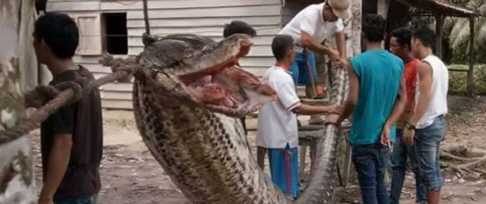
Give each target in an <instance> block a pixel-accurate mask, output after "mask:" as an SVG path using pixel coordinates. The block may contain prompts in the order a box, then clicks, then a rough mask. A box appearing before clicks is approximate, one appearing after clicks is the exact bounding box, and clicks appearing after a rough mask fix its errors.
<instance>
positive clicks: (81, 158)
mask: <svg viewBox="0 0 486 204" xmlns="http://www.w3.org/2000/svg"><path fill="white" fill-rule="evenodd" d="M33 35H34V43H33V44H34V48H35V53H36V55H37V59H38V60H39V62H40V63H42V64H45V65H46V66H47V67H48V68H49V71H50V72H51V73H52V75H53V80H52V81H51V82H50V85H58V84H61V83H65V82H73V81H78V80H80V81H81V80H93V79H94V77H93V75H92V74H91V73H90V72H89V71H88V70H87V69H85V68H83V67H81V66H78V65H76V64H74V62H73V60H72V57H73V56H74V53H75V51H76V48H77V46H78V40H79V33H78V27H77V26H76V23H75V22H74V21H73V20H72V19H71V18H70V17H69V16H67V15H65V14H58V13H47V14H45V15H44V16H41V17H40V18H39V19H38V20H37V22H36V23H35V30H34V34H33ZM102 136H103V127H102V115H101V100H100V93H99V91H98V89H95V90H93V91H92V92H91V93H90V94H88V95H87V97H85V98H82V99H80V100H79V101H77V102H76V103H74V104H72V105H69V106H65V107H62V108H60V109H59V110H57V111H56V112H55V113H53V114H52V115H51V116H49V118H48V119H47V120H45V121H44V122H42V124H41V153H42V172H43V183H44V185H43V187H42V191H41V193H40V197H39V202H38V203H39V204H53V203H55V204H71V203H72V204H75V203H76V204H78V203H82V204H92V203H94V200H95V197H96V196H95V195H96V194H97V193H98V191H99V190H100V186H101V185H100V174H99V167H100V161H101V156H102V146H103V139H102Z"/></svg>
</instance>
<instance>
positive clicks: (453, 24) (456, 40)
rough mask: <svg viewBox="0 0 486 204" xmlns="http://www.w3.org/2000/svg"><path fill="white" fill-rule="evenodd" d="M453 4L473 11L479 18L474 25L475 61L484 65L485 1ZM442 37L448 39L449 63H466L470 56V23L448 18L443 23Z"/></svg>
mask: <svg viewBox="0 0 486 204" xmlns="http://www.w3.org/2000/svg"><path fill="white" fill-rule="evenodd" d="M452 2H453V3H456V4H458V5H462V6H464V7H467V8H469V9H472V10H474V11H475V12H476V13H477V14H479V15H480V17H478V18H476V22H475V24H474V32H475V35H474V41H475V42H474V45H473V46H474V51H475V56H474V57H475V59H476V60H477V62H479V63H486V52H484V51H483V50H481V49H484V47H486V18H485V17H484V16H486V0H453V1H452ZM443 35H444V37H445V38H447V39H448V43H449V47H450V49H451V51H452V57H451V59H450V60H451V61H450V62H451V63H461V64H464V63H468V62H469V55H470V46H471V45H470V35H471V34H470V23H469V19H467V18H453V17H448V18H446V19H445V21H444V33H443Z"/></svg>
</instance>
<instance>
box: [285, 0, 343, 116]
mask: <svg viewBox="0 0 486 204" xmlns="http://www.w3.org/2000/svg"><path fill="white" fill-rule="evenodd" d="M349 7H350V3H349V0H326V1H324V2H323V3H320V4H313V5H310V6H308V7H306V8H305V9H303V10H302V11H300V12H299V13H298V14H297V15H296V16H295V17H294V18H293V19H292V20H291V21H290V22H289V23H288V24H287V25H286V26H285V27H284V28H283V29H282V30H281V31H280V33H279V34H282V35H290V36H292V38H293V39H294V42H295V44H296V53H297V54H296V56H295V61H294V63H293V64H292V66H291V68H290V72H292V77H293V80H294V83H295V84H304V85H306V89H305V92H306V97H307V98H311V97H312V85H315V84H313V83H312V82H316V81H317V78H316V75H317V73H316V58H315V54H314V53H319V54H325V55H327V56H329V58H330V59H331V61H345V59H346V40H345V37H344V36H345V34H344V33H343V31H344V24H343V19H348V18H349V17H350V16H351V13H350V11H349ZM332 36H334V37H335V39H336V45H337V49H338V51H336V50H333V49H331V48H329V47H325V46H323V45H321V43H322V42H323V41H324V40H325V39H327V38H329V37H332ZM309 69H310V71H312V80H311V77H310V74H309ZM313 121H316V122H323V121H322V120H319V117H318V116H311V123H313Z"/></svg>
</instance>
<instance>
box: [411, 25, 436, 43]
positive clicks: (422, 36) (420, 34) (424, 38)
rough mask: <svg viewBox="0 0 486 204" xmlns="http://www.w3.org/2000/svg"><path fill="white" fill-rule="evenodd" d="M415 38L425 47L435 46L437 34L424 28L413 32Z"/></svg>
mask: <svg viewBox="0 0 486 204" xmlns="http://www.w3.org/2000/svg"><path fill="white" fill-rule="evenodd" d="M412 36H413V38H415V39H418V40H420V42H422V44H423V45H424V46H425V47H429V48H433V47H434V46H435V32H434V31H432V30H431V29H429V28H427V27H422V28H419V29H417V30H415V32H413V35H412Z"/></svg>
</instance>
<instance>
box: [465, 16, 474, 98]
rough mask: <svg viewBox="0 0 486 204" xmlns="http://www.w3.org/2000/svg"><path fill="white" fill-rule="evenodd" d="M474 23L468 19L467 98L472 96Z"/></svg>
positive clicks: (471, 19) (472, 18) (472, 19)
mask: <svg viewBox="0 0 486 204" xmlns="http://www.w3.org/2000/svg"><path fill="white" fill-rule="evenodd" d="M474 23H475V18H474V17H471V18H469V32H470V36H469V71H468V72H467V87H466V92H467V95H468V96H473V95H474V60H475V57H474V55H475V53H474Z"/></svg>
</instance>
